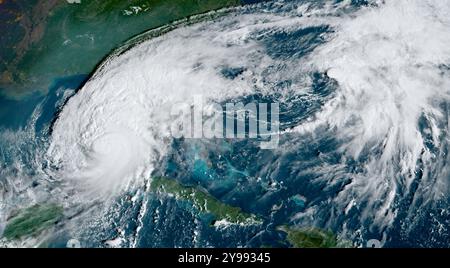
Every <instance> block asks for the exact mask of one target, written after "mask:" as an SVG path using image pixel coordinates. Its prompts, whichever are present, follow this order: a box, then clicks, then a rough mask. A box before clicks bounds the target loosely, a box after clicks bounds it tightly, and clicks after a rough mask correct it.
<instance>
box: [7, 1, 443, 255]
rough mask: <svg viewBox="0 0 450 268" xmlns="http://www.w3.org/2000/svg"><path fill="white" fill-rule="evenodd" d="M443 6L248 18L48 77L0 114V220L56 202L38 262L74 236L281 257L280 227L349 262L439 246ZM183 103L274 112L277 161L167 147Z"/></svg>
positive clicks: (231, 149) (262, 13)
mask: <svg viewBox="0 0 450 268" xmlns="http://www.w3.org/2000/svg"><path fill="white" fill-rule="evenodd" d="M449 6H450V5H448V3H446V1H437V0H436V1H432V0H428V1H414V0H410V1H274V2H271V1H269V2H267V3H259V4H255V5H248V6H245V7H241V8H237V9H235V10H233V11H232V12H230V13H229V14H227V15H225V16H223V17H220V18H215V19H214V20H212V21H211V20H207V21H203V22H199V23H197V24H194V25H189V26H180V27H179V28H178V29H176V30H174V31H172V32H169V33H167V34H165V35H163V36H161V37H157V38H153V39H148V40H147V39H145V38H144V41H143V42H142V43H139V44H137V45H135V46H132V47H131V48H129V49H128V50H127V51H126V52H124V53H117V54H114V53H113V54H112V55H111V56H110V57H108V58H107V59H106V61H105V62H104V64H103V65H102V66H101V67H100V69H99V70H98V71H97V72H96V73H95V74H94V75H92V76H91V77H89V78H88V77H87V76H86V75H77V76H72V77H66V78H58V79H55V81H54V83H53V85H52V86H51V87H50V89H49V93H48V94H47V95H46V96H39V95H36V96H34V95H33V96H30V97H29V98H27V99H25V100H22V101H20V103H19V102H17V101H12V100H7V99H0V103H1V104H2V105H1V106H0V107H1V108H0V125H1V135H2V140H1V141H0V142H1V143H0V145H1V147H0V149H1V153H2V158H0V159H2V162H1V164H2V170H1V173H0V175H2V177H1V178H0V183H1V184H0V185H1V186H2V187H3V189H7V191H5V190H3V191H2V192H0V198H2V201H3V202H2V207H1V209H2V211H3V212H4V213H2V215H0V222H2V223H4V222H5V219H6V218H7V214H8V213H7V212H8V211H11V210H12V209H14V208H15V207H20V206H25V205H26V204H29V203H33V202H49V201H51V202H58V203H62V204H63V205H64V207H65V220H64V222H63V223H61V224H60V225H58V227H57V231H55V232H54V233H55V234H54V235H53V236H51V237H49V238H48V239H49V240H48V241H49V242H48V243H49V246H51V247H64V246H65V243H66V241H67V240H69V239H71V238H75V239H78V240H79V241H80V242H81V244H82V245H83V246H86V247H105V246H121V247H262V246H273V247H289V244H288V243H287V242H286V241H285V238H286V234H284V233H283V232H280V231H278V230H277V226H280V225H285V224H287V225H292V226H298V227H311V226H314V227H317V228H321V229H329V230H332V231H333V232H334V233H336V234H338V235H339V237H342V238H343V239H346V240H350V241H352V242H353V243H354V245H355V246H359V247H364V246H365V245H366V243H367V241H369V240H370V239H377V240H379V241H381V242H382V245H383V246H385V247H448V246H449V245H450V237H449V235H450V233H449V230H448V226H450V225H449V221H450V215H449V211H448V205H449V197H450V195H449V192H448V191H449V184H448V182H449V180H448V179H449V174H448V169H447V167H446V163H447V162H448V161H447V157H448V156H447V155H448V153H447V151H448V129H449V125H448V93H449V89H450V79H449V77H450V76H449V75H448V74H449V68H448V66H450V49H449V48H448V43H449V41H450V33H449V31H448V29H449V28H448V27H449V25H450V21H449V19H448V18H450V16H448V15H449V14H450V9H449ZM425 30H426V31H425ZM143 37H145V34H144V36H143ZM80 87H81V90H79V91H77V90H76V89H79V88H80ZM194 94H201V95H202V96H204V97H205V99H206V101H209V102H215V103H219V104H225V103H227V102H230V101H232V102H239V101H241V102H243V103H250V102H257V103H261V102H262V103H272V102H277V103H279V104H280V130H281V135H280V143H279V147H278V148H276V149H274V150H262V149H261V148H260V147H259V143H258V142H257V141H255V140H245V139H244V140H239V139H170V138H168V137H167V128H168V120H169V110H170V107H171V105H173V104H174V103H177V102H180V101H189V100H190V97H191V96H192V95H194ZM154 176H167V177H170V178H173V179H176V180H177V181H179V182H180V183H182V184H183V185H188V186H195V187H199V188H201V189H205V190H206V191H207V192H208V193H209V194H211V195H212V196H214V197H215V198H217V199H218V200H220V201H221V202H224V203H226V204H229V205H233V206H237V207H240V208H242V210H243V211H245V212H249V213H253V214H256V215H258V216H259V217H260V218H262V220H263V223H262V224H259V225H248V226H241V225H230V226H226V227H214V226H211V221H213V220H214V219H213V218H212V215H209V214H204V213H199V212H198V211H197V210H196V209H195V208H194V207H192V204H190V203H189V202H187V201H180V200H175V199H174V198H173V197H170V196H166V197H161V196H158V195H155V194H154V193H152V191H151V189H149V186H148V185H149V182H150V181H151V178H152V177H154ZM0 231H1V230H0Z"/></svg>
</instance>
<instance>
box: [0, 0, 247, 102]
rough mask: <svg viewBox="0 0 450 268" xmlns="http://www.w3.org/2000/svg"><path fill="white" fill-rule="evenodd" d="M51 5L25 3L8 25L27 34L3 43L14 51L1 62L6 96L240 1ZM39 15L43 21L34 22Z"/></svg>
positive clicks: (104, 0)
mask: <svg viewBox="0 0 450 268" xmlns="http://www.w3.org/2000/svg"><path fill="white" fill-rule="evenodd" d="M53 2H54V3H53ZM52 3H53V5H52V6H51V7H47V9H49V10H46V9H45V7H46V6H45V3H44V2H36V3H35V6H34V8H33V9H31V8H30V7H27V9H26V10H25V11H22V13H17V15H16V16H17V18H16V19H14V20H11V21H10V22H8V23H9V24H8V25H10V26H11V25H14V24H15V23H17V24H18V27H19V26H20V25H22V24H23V25H22V28H23V29H26V30H23V31H17V30H15V31H12V30H11V32H14V33H16V32H17V33H19V32H20V33H22V34H23V38H22V39H20V38H18V37H16V38H14V40H15V41H11V42H12V43H11V42H10V41H8V40H7V41H8V43H7V45H5V47H6V48H8V51H10V52H8V53H7V54H8V55H13V54H14V56H11V57H9V59H8V60H7V61H5V60H6V55H5V57H4V58H5V59H4V60H2V61H1V66H0V89H3V90H5V92H3V93H4V94H6V95H7V96H12V97H16V98H20V96H21V95H23V94H25V93H29V92H30V91H34V90H36V89H40V90H42V91H45V90H47V88H48V87H49V85H50V84H51V82H52V81H53V79H54V78H56V77H64V76H70V75H76V74H89V73H91V72H92V71H93V70H94V69H95V67H96V65H97V64H98V63H99V62H101V61H102V59H103V58H104V57H106V56H107V55H108V54H110V52H111V51H113V50H114V49H115V48H117V47H119V46H120V45H121V44H122V43H124V42H125V41H126V40H128V39H130V38H132V37H133V36H136V35H138V34H140V33H143V32H145V31H147V30H150V29H154V28H157V27H160V26H163V25H166V24H168V23H170V22H173V21H176V20H180V19H183V18H188V17H190V16H193V15H197V14H202V13H205V12H208V11H212V10H217V9H221V8H224V7H231V6H237V5H240V4H241V0H128V1H125V0H82V1H81V3H79V4H75V3H73V4H69V3H68V2H67V1H58V2H55V1H54V0H52ZM30 10H31V11H30ZM26 11H27V12H26ZM0 12H1V10H0ZM33 12H35V13H36V14H34V13H33ZM36 18H39V21H34V20H37V19H36ZM25 22H27V23H25ZM9 28H11V29H14V28H13V27H12V26H11V27H9ZM9 28H8V29H9ZM19 29H20V27H19ZM7 34H9V33H7ZM12 34H13V33H11V35H12ZM5 40H6V39H5ZM5 42H6V41H5ZM14 51H15V53H14ZM2 55H3V54H2ZM3 90H2V91H3ZM0 93H2V92H0Z"/></svg>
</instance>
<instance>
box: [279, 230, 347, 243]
mask: <svg viewBox="0 0 450 268" xmlns="http://www.w3.org/2000/svg"><path fill="white" fill-rule="evenodd" d="M277 230H279V231H282V232H285V233H286V234H287V237H286V240H287V241H288V242H289V244H291V245H292V247H294V248H350V247H352V246H353V245H352V243H351V242H350V241H347V240H340V239H338V237H337V236H336V235H335V234H334V233H333V232H331V231H326V230H321V229H319V228H315V227H303V228H297V227H292V226H287V225H282V226H278V227H277Z"/></svg>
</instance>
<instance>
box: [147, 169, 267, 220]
mask: <svg viewBox="0 0 450 268" xmlns="http://www.w3.org/2000/svg"><path fill="white" fill-rule="evenodd" d="M151 189H152V191H154V192H156V193H164V194H170V195H173V196H174V197H175V198H176V199H178V200H185V201H189V202H191V203H192V204H193V205H194V207H195V208H196V209H198V210H199V211H200V212H204V213H209V214H212V215H213V216H214V218H215V219H216V221H225V222H226V223H231V224H259V223H261V222H262V221H261V220H260V219H259V218H258V217H257V216H255V215H253V214H250V213H246V212H243V211H242V210H241V208H239V207H233V206H230V205H227V204H224V203H223V202H220V201H219V200H217V199H216V198H215V197H213V196H211V195H210V194H208V193H207V192H206V191H204V190H202V189H198V188H196V187H190V186H184V185H181V184H180V183H179V182H177V181H176V180H174V179H170V178H164V177H159V178H154V179H153V180H152V183H151Z"/></svg>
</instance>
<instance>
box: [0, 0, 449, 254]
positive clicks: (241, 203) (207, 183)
mask: <svg viewBox="0 0 450 268" xmlns="http://www.w3.org/2000/svg"><path fill="white" fill-rule="evenodd" d="M293 2H295V1H293ZM300 2H302V1H300ZM337 2H339V1H337ZM365 5H366V3H365V1H353V7H354V8H355V9H357V8H359V7H360V6H363V7H364V6H365ZM267 9H268V10H275V11H274V12H280V13H282V12H285V10H283V9H282V8H280V7H278V6H277V5H275V4H274V5H273V6H271V5H268V6H267ZM278 9H281V10H279V11H277V10H278ZM285 9H286V10H287V9H288V8H287V7H286V8H285ZM248 12H251V11H248ZM332 32H333V30H332V29H330V28H329V27H325V26H323V27H317V26H314V27H305V28H303V29H301V30H293V31H281V32H276V31H274V32H270V31H267V32H262V33H261V35H255V36H257V37H255V38H257V39H258V41H260V42H261V44H262V47H263V48H265V49H266V50H267V54H268V56H270V57H271V58H273V59H276V60H278V61H279V62H281V63H280V64H279V65H276V66H267V67H266V69H265V70H264V72H265V74H267V76H268V77H269V75H270V74H274V73H277V72H279V71H280V72H281V71H283V70H284V69H285V68H286V66H285V65H283V61H284V60H286V59H289V58H300V59H301V58H304V57H307V56H308V55H310V54H311V53H312V52H313V51H314V50H315V49H316V48H317V47H319V46H320V45H322V44H324V43H325V42H326V38H325V37H326V36H327V35H328V34H331V33H332ZM298 40H302V42H301V43H299V42H297V41H298ZM243 71H244V69H243V68H234V69H233V68H232V69H227V68H226V67H223V68H222V69H221V70H218V72H219V73H221V74H222V75H223V76H224V77H225V78H227V79H229V80H233V79H239V76H240V75H242V73H243ZM87 78H88V76H87V75H75V76H70V77H61V78H55V79H54V81H53V83H52V85H51V86H50V87H49V89H48V92H47V93H46V94H45V95H43V94H38V93H36V94H33V95H31V96H29V97H27V98H24V99H23V100H20V101H15V100H9V99H6V98H3V97H1V98H0V130H1V131H5V130H8V131H10V132H12V133H18V131H19V130H20V129H24V128H30V129H31V131H33V132H34V134H35V135H36V137H37V138H36V140H33V142H32V143H30V144H28V143H24V144H25V145H23V144H21V147H20V150H10V149H9V148H10V147H15V144H14V143H11V140H3V141H0V146H1V147H0V149H1V152H2V155H3V162H2V163H1V164H2V167H7V168H4V169H2V172H4V173H1V174H0V175H2V178H0V182H1V180H2V179H3V178H4V177H5V176H3V175H9V176H11V174H17V170H14V168H15V166H13V165H12V163H14V164H16V163H17V162H15V161H14V160H16V159H18V158H20V157H21V156H23V155H28V156H27V157H23V162H22V163H21V164H22V165H24V166H25V167H26V168H25V169H27V168H28V169H30V170H27V172H29V174H33V172H34V170H32V169H33V164H35V163H33V161H35V160H36V159H34V158H33V153H34V152H35V150H38V151H40V152H45V150H46V146H47V142H48V139H49V138H50V137H49V135H48V130H49V127H50V126H51V123H52V122H53V121H54V120H55V119H56V118H55V116H56V115H57V112H58V110H59V109H60V108H61V107H63V105H64V102H65V101H66V100H67V98H69V97H70V96H73V94H75V93H76V89H78V88H79V87H80V85H82V84H83V83H84V82H85V81H86V79H87ZM308 78H309V79H310V81H311V84H310V86H311V88H310V90H309V91H308V95H303V96H298V95H289V91H288V90H289V89H290V88H291V87H292V86H293V85H295V82H296V81H293V80H292V79H291V80H289V79H284V80H283V79H281V80H280V81H278V83H270V81H262V83H263V84H264V83H266V84H264V85H265V86H268V87H270V88H271V89H272V90H273V91H272V92H271V93H270V94H258V93H255V94H251V95H247V96H244V97H242V98H239V99H237V100H234V101H242V102H244V103H248V102H264V103H268V102H278V101H280V100H282V102H281V103H280V110H281V112H282V114H281V115H280V120H281V128H282V130H286V129H289V128H290V127H293V126H297V125H299V124H301V123H304V122H306V121H308V120H309V118H310V117H311V116H313V115H315V114H316V113H317V112H318V111H320V110H321V109H322V108H323V105H324V104H325V103H327V101H329V100H330V99H332V98H333V97H334V94H335V92H336V91H337V90H338V89H339V85H338V84H337V83H336V81H334V80H333V79H332V78H330V77H329V76H328V74H327V73H326V72H311V73H308ZM269 83H270V84H269ZM445 105H447V104H446V103H445ZM445 105H442V107H444V106H445ZM442 107H441V108H442ZM446 120H447V121H448V118H445V120H444V121H445V122H447V121H446ZM445 122H440V123H439V127H441V126H442V125H445ZM419 124H420V127H419V128H418V129H419V131H420V132H421V134H422V135H423V136H424V137H427V139H426V142H427V144H426V145H427V148H428V149H429V150H430V152H433V153H436V154H438V153H439V151H440V149H442V148H443V149H442V150H444V151H447V149H446V148H447V142H445V141H443V143H442V144H441V146H442V148H441V147H439V148H438V147H437V146H436V144H435V143H433V140H432V137H431V135H430V134H429V133H428V129H429V128H430V125H431V123H430V122H429V121H427V119H426V118H421V120H419ZM444 130H445V129H444ZM445 131H446V130H445ZM7 142H8V143H9V144H6V143H7ZM345 142H346V141H345V140H342V139H339V138H338V137H337V135H336V132H335V130H334V129H328V128H326V127H323V128H320V129H319V130H318V131H317V132H315V133H314V135H305V136H301V137H299V136H298V135H295V134H289V133H287V134H285V135H283V136H282V137H281V140H280V146H281V147H282V148H283V150H279V151H264V150H261V149H260V148H259V147H258V144H256V143H255V142H253V141H246V140H239V141H234V140H225V139H223V140H215V141H210V140H195V141H193V140H183V139H179V140H174V141H173V142H172V144H171V150H170V153H169V154H168V155H167V156H165V157H164V159H163V161H161V162H160V163H159V165H158V166H157V167H156V170H155V171H154V173H155V175H164V176H168V177H171V178H173V179H176V180H177V181H179V182H180V183H182V184H183V185H189V186H195V187H199V188H201V189H204V190H206V191H207V192H208V193H210V194H211V195H212V196H214V197H216V198H217V199H219V200H220V201H222V202H225V203H227V204H230V205H234V206H238V207H241V208H242V209H243V210H244V211H246V212H251V213H254V214H257V215H258V216H260V217H261V218H262V219H263V224H262V225H259V226H231V227H229V228H223V229H220V228H213V227H211V226H210V223H211V215H208V214H206V215H205V214H199V213H198V211H196V210H195V209H194V208H193V207H192V205H191V204H190V203H189V202H182V201H181V202H180V201H177V200H175V199H174V198H171V197H170V196H169V197H165V198H160V197H158V196H156V195H153V194H151V193H146V194H145V195H143V196H142V199H137V200H134V201H133V202H132V201H130V200H131V198H130V196H133V194H134V192H133V193H127V194H124V195H123V196H118V197H117V199H116V200H115V201H116V202H115V203H114V204H113V205H112V207H111V209H110V211H109V212H107V213H105V215H106V216H105V217H104V218H102V219H101V221H100V222H101V223H98V221H96V222H95V223H92V224H89V223H90V220H93V221H95V219H89V218H87V219H85V222H87V223H88V225H89V226H88V227H87V228H86V229H83V230H75V231H74V232H72V230H70V229H68V230H62V231H61V233H58V234H57V235H56V236H55V237H53V238H52V240H51V241H50V244H49V246H51V247H64V246H65V241H67V240H68V239H70V238H72V236H73V235H74V233H75V234H76V235H77V237H76V238H77V239H79V240H80V241H81V242H82V245H83V246H92V247H102V246H105V244H104V242H105V241H107V240H110V239H114V238H116V237H118V236H119V235H121V234H122V233H123V234H124V236H125V238H127V239H126V241H125V242H124V244H123V245H122V246H138V247H237V246H244V247H245V246H249V247H261V246H275V247H288V246H289V244H288V243H287V242H286V241H285V236H286V235H285V234H284V233H283V232H280V231H278V230H277V229H276V227H277V226H279V225H283V224H291V225H298V226H304V225H308V224H311V223H313V224H314V225H315V226H316V227H319V228H328V229H331V230H332V231H334V232H336V233H342V232H343V230H344V229H345V231H347V234H346V235H347V236H346V238H348V239H352V241H353V242H355V244H357V245H359V246H364V242H365V241H367V240H368V239H379V240H380V241H381V240H383V239H385V237H387V241H386V243H385V246H387V247H401V246H409V247H414V246H418V247H422V246H423V247H427V246H437V247H445V246H448V245H449V243H450V239H449V237H450V233H449V230H448V228H445V227H448V226H450V224H449V223H450V217H449V213H448V210H447V209H448V197H447V196H444V198H442V199H441V201H440V202H436V203H434V204H432V205H427V200H424V199H422V198H421V197H420V194H421V192H420V191H418V189H419V185H420V183H421V181H422V180H423V179H424V176H425V175H426V174H425V175H424V174H423V172H422V170H423V165H424V164H423V163H421V162H419V163H417V172H416V173H415V177H414V178H413V180H412V181H413V182H412V184H411V189H412V190H411V192H410V194H407V195H404V194H403V192H404V189H403V188H401V187H399V190H398V192H397V193H396V202H395V203H394V206H396V209H397V217H396V219H395V220H394V222H393V223H392V225H391V226H388V227H386V226H383V227H380V228H378V227H376V226H375V227H374V226H373V222H372V220H371V218H370V217H368V218H364V219H362V216H363V214H364V213H367V211H363V210H362V208H364V205H365V202H368V201H367V200H363V201H362V202H361V204H360V207H357V206H355V207H349V208H348V210H347V211H345V210H344V209H342V208H341V207H339V206H338V204H337V203H334V202H333V200H334V198H337V197H338V196H339V194H340V193H341V192H342V191H343V190H344V189H345V188H346V187H347V186H348V185H349V184H350V183H351V182H352V175H363V174H364V173H363V169H364V165H365V164H366V163H367V161H368V159H369V157H371V156H374V155H375V156H377V155H381V154H382V153H383V149H384V148H376V149H375V150H372V151H370V150H365V151H363V152H362V153H361V155H360V157H359V158H356V159H351V158H346V157H345V156H343V154H342V150H341V148H342V146H343V145H345ZM0 159H1V158H0ZM440 161H444V162H445V158H441V159H440ZM41 164H42V163H38V165H41ZM45 164H47V163H45ZM42 165H44V164H42ZM392 165H393V169H398V168H399V166H400V163H399V162H395V161H393V162H392ZM323 166H327V167H333V168H330V169H328V170H326V171H323V170H322V169H321V168H322V167H323ZM9 168H11V169H9ZM51 168H52V167H50V168H49V170H51ZM435 168H436V169H439V168H440V166H438V165H436V167H435ZM9 170H12V171H11V172H10V171H9ZM6 172H10V173H6ZM14 172H16V173H14ZM49 173H50V172H49ZM438 173H439V172H437V171H436V173H432V174H429V175H430V176H433V175H434V174H438ZM29 174H27V175H29ZM33 175H35V174H33ZM39 175H41V174H39ZM328 175H330V176H331V175H332V176H331V177H332V178H333V179H332V180H331V182H332V183H330V182H329V181H327V180H323V178H324V177H327V176H328ZM399 177H400V178H401V179H404V178H402V177H401V175H399ZM401 179H399V182H398V183H399V185H400V183H401ZM141 190H142V189H141ZM369 197H370V196H369ZM144 206H145V207H146V208H147V209H146V211H145V214H144V215H140V212H141V209H142V208H143V207H144ZM416 206H420V208H421V209H420V211H419V212H417V213H415V215H414V216H413V217H411V215H410V211H411V210H415V209H416ZM378 209H380V207H375V208H374V210H373V211H369V214H376V212H377V210H378ZM308 213H309V214H308ZM299 215H306V216H307V217H303V218H300V217H299ZM430 215H432V216H431V217H430ZM138 226H141V227H142V228H141V229H140V233H139V236H138V237H136V239H135V240H133V239H134V238H135V235H136V229H137V227H138ZM441 226H444V227H443V228H441ZM75 229H76V226H75ZM193 237H195V239H193Z"/></svg>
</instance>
